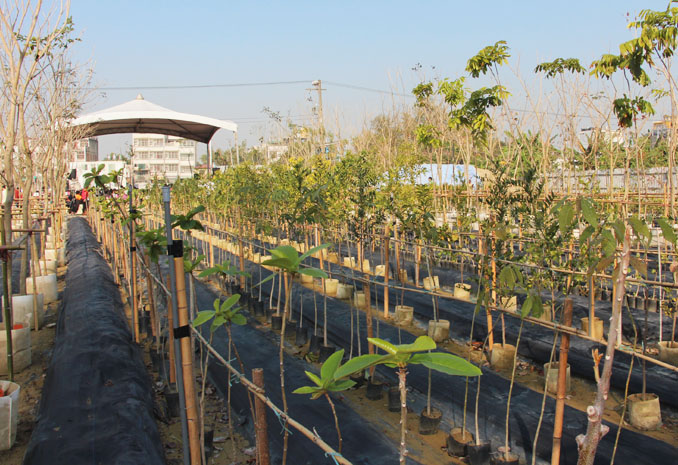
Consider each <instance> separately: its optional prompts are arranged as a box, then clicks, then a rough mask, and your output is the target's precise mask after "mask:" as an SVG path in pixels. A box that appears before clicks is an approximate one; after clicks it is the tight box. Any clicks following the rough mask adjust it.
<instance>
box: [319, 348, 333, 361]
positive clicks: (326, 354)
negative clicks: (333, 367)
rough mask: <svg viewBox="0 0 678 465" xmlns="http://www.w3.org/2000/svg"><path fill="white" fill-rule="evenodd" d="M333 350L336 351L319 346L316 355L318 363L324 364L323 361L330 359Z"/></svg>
mask: <svg viewBox="0 0 678 465" xmlns="http://www.w3.org/2000/svg"><path fill="white" fill-rule="evenodd" d="M335 350H336V348H335V347H334V346H326V345H321V346H320V352H319V354H318V361H319V362H320V363H324V362H325V360H327V359H328V358H330V355H332V354H333V353H334V351H335Z"/></svg>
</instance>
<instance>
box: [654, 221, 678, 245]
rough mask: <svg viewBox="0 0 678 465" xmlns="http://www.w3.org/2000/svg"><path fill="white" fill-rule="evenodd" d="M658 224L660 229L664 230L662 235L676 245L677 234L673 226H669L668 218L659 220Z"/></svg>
mask: <svg viewBox="0 0 678 465" xmlns="http://www.w3.org/2000/svg"><path fill="white" fill-rule="evenodd" d="M657 223H659V227H660V228H662V235H663V236H664V239H666V240H667V241H669V242H670V243H672V244H674V245H675V244H676V240H677V239H678V237H677V236H676V232H675V231H674V230H673V226H671V225H670V224H669V222H668V221H667V220H666V218H659V219H657Z"/></svg>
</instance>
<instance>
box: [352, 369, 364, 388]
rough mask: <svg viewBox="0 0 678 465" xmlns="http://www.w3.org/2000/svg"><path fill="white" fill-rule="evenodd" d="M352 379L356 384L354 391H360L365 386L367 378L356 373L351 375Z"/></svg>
mask: <svg viewBox="0 0 678 465" xmlns="http://www.w3.org/2000/svg"><path fill="white" fill-rule="evenodd" d="M350 379H351V381H353V382H354V383H355V385H354V386H353V389H358V388H360V387H362V385H363V384H365V376H364V375H363V373H354V374H352V375H351V377H350Z"/></svg>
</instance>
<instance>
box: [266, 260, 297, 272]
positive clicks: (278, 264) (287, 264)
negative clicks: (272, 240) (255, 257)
mask: <svg viewBox="0 0 678 465" xmlns="http://www.w3.org/2000/svg"><path fill="white" fill-rule="evenodd" d="M261 264H262V265H264V266H272V267H275V268H281V269H283V270H288V271H289V270H291V269H292V268H294V263H293V262H291V261H290V259H289V258H284V257H279V258H270V259H268V260H266V261H264V262H261Z"/></svg>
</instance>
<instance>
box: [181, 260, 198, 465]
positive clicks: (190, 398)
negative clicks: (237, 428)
mask: <svg viewBox="0 0 678 465" xmlns="http://www.w3.org/2000/svg"><path fill="white" fill-rule="evenodd" d="M174 267H175V270H176V286H177V311H178V316H179V325H178V328H188V324H189V321H188V305H187V301H186V276H185V273H184V259H183V257H174ZM180 343H181V370H182V372H183V375H184V376H183V381H184V397H185V406H186V420H187V422H188V438H189V444H190V453H191V464H192V465H200V463H201V454H200V420H199V415H198V408H197V405H196V394H195V384H194V382H195V381H194V377H193V354H192V352H191V337H190V333H189V334H185V335H182V336H181V340H180Z"/></svg>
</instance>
